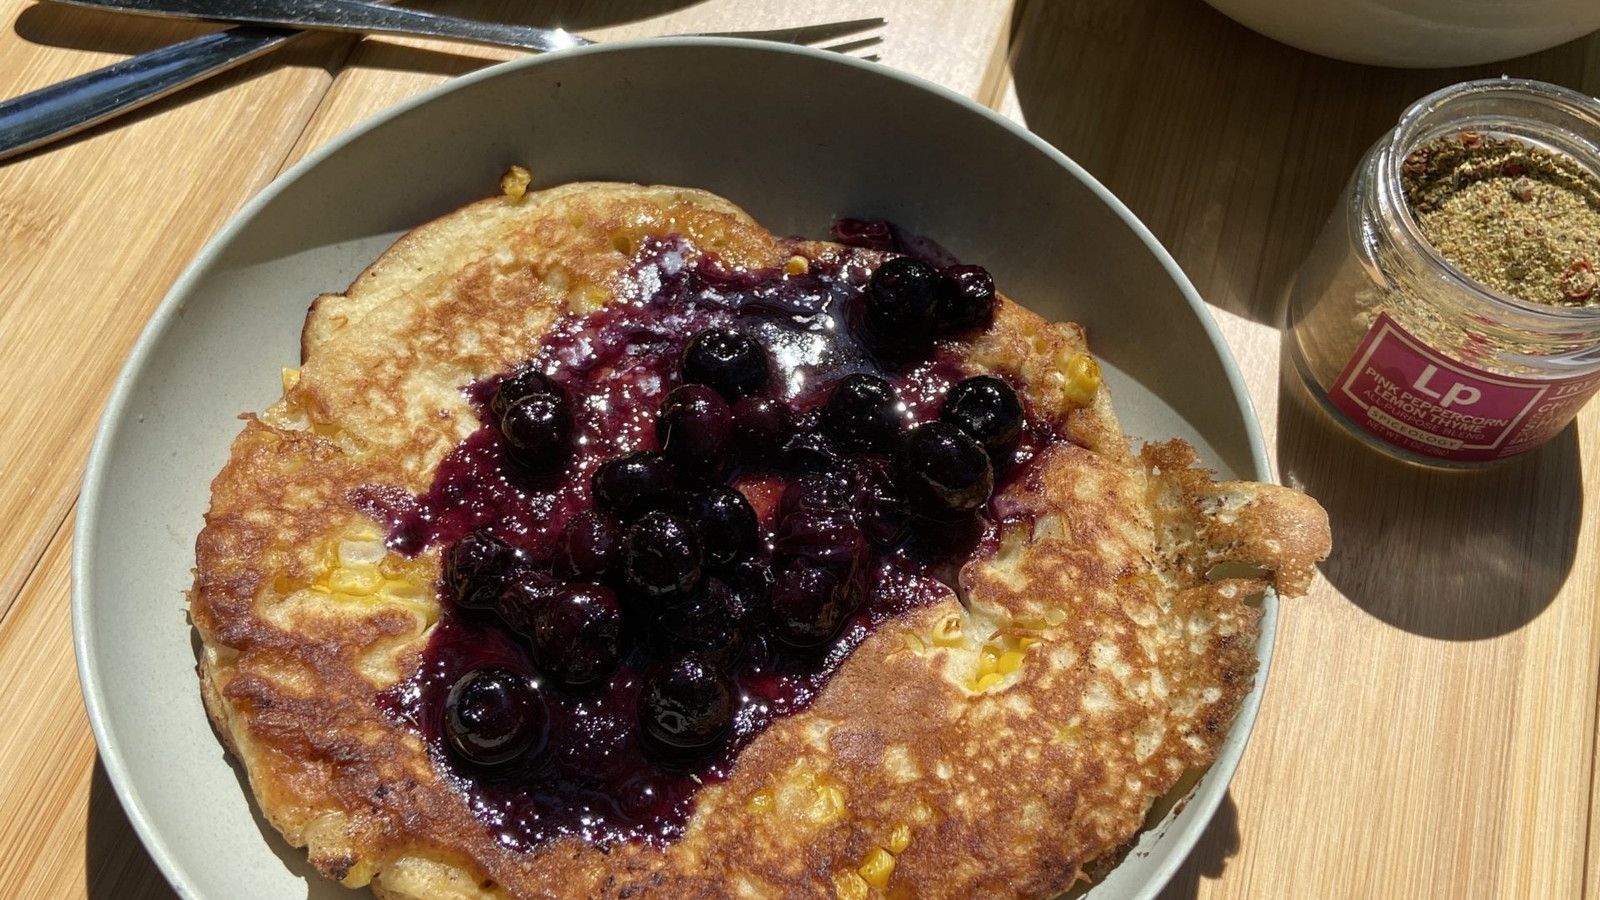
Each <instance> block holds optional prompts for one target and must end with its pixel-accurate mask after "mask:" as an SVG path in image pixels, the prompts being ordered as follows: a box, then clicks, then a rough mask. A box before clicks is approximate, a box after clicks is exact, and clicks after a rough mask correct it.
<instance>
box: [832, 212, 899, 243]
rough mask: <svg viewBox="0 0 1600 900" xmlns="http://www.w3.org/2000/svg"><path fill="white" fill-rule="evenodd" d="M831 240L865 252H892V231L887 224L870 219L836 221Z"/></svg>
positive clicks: (893, 240)
mask: <svg viewBox="0 0 1600 900" xmlns="http://www.w3.org/2000/svg"><path fill="white" fill-rule="evenodd" d="M832 234H833V239H834V240H836V241H838V242H839V243H841V244H844V245H845V246H847V247H863V248H865V249H867V250H885V251H887V250H893V249H894V248H895V239H894V229H893V228H891V227H890V226H889V223H888V222H880V221H875V220H872V219H837V220H835V221H834V223H833V229H832Z"/></svg>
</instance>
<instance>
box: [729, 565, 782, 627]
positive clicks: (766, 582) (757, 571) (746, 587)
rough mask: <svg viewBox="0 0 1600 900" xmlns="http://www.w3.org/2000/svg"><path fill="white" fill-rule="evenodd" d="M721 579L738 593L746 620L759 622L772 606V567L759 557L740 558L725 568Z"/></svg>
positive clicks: (752, 622) (750, 622) (751, 622)
mask: <svg viewBox="0 0 1600 900" xmlns="http://www.w3.org/2000/svg"><path fill="white" fill-rule="evenodd" d="M719 579H720V580H721V581H722V582H724V583H725V584H727V586H728V587H729V588H732V589H733V592H734V593H735V594H736V595H738V598H739V607H740V609H741V611H742V615H743V618H744V621H745V622H746V623H749V624H752V625H754V624H756V623H759V622H760V621H761V620H762V618H764V617H765V615H766V612H767V610H768V609H769V608H770V604H771V599H772V597H771V595H772V568H771V567H770V566H768V565H767V564H766V563H765V562H763V561H761V560H757V559H746V560H740V561H739V562H736V563H733V564H732V565H729V566H727V567H726V568H724V569H723V570H722V572H721V574H720V576H719Z"/></svg>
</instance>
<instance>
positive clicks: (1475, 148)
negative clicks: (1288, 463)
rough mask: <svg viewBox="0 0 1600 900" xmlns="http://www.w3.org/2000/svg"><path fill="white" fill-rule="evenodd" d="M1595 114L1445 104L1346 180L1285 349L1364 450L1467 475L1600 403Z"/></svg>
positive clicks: (1495, 85) (1421, 115)
mask: <svg viewBox="0 0 1600 900" xmlns="http://www.w3.org/2000/svg"><path fill="white" fill-rule="evenodd" d="M1597 262H1600V102H1597V101H1596V100H1594V99H1593V98H1589V97H1584V96H1583V95H1581V94H1577V93H1575V92H1573V91H1568V90H1566V89H1564V88H1558V87H1555V86H1553V85H1546V84H1541V83H1539V82H1531V81H1518V80H1512V79H1499V80H1493V81H1479V82H1468V83H1465V84H1461V85H1456V86H1454V87H1450V88H1446V89H1444V90H1442V91H1439V92H1437V93H1435V94H1432V95H1429V96H1428V97H1425V98H1423V99H1422V100H1419V101H1418V102H1417V103H1416V104H1413V105H1412V106H1411V107H1410V108H1409V109H1408V110H1406V112H1405V114H1404V115H1403V116H1402V117H1401V120H1400V123H1399V124H1398V125H1397V126H1396V128H1395V129H1394V131H1392V132H1391V133H1390V134H1388V135H1387V136H1385V137H1384V138H1383V139H1381V140H1380V141H1379V142H1378V143H1377V144H1376V145H1375V146H1374V147H1373V149H1372V150H1371V151H1369V153H1368V154H1367V156H1366V158H1365V159H1364V160H1363V161H1362V163H1361V165H1360V166H1358V168H1357V170H1356V172H1355V175H1354V176H1353V177H1352V179H1351V183H1350V186H1349V189H1348V191H1347V192H1346V196H1345V198H1344V199H1343V201H1342V202H1341V203H1340V205H1339V206H1338V207H1337V208H1336V209H1335V211H1334V215H1333V217H1332V220H1331V221H1330V222H1329V223H1328V225H1327V227H1326V228H1325V229H1324V231H1323V233H1322V235H1321V236H1320V237H1319V238H1318V240H1317V242H1316V244H1315V245H1314V246H1313V248H1312V251H1311V254H1310V255H1309V257H1308V258H1307V260H1306V261H1305V263H1304V264H1303V265H1302V267H1301V270H1300V272H1299V273H1298V274H1297V275H1296V277H1295V281H1294V284H1293V285H1292V287H1291V289H1290V295H1289V310H1288V315H1289V322H1288V325H1289V348H1290V354H1291V357H1292V358H1293V359H1294V361H1295V364H1296V367H1297V369H1298V370H1299V372H1300V374H1301V375H1302V376H1303V377H1304V378H1305V380H1306V382H1307V384H1308V385H1309V386H1310V387H1311V388H1312V393H1313V395H1314V396H1316V397H1317V398H1318V399H1319V400H1320V401H1321V402H1322V403H1323V405H1324V406H1325V407H1326V408H1327V409H1328V410H1329V411H1330V412H1331V413H1333V415H1334V416H1335V417H1336V418H1338V419H1340V420H1341V421H1342V422H1344V424H1346V425H1347V426H1349V427H1350V428H1351V430H1352V431H1353V433H1355V434H1356V435H1358V436H1359V437H1361V438H1362V439H1364V440H1365V441H1366V442H1367V443H1369V444H1371V445H1373V446H1375V447H1378V448H1379V449H1382V450H1384V451H1386V452H1389V453H1392V454H1394V455H1396V456H1399V457H1402V458H1405V459H1409V460H1412V461H1416V462H1423V463H1427V464H1434V465H1446V466H1470V465H1476V464H1481V463H1485V462H1491V461H1494V460H1499V459H1503V458H1506V457H1509V456H1514V455H1516V454H1519V453H1522V452H1525V451H1527V450H1531V449H1533V448H1534V447H1537V446H1539V445H1540V444H1542V443H1544V442H1545V441H1547V440H1548V439H1549V438H1551V437H1553V436H1554V435H1556V434H1557V433H1559V432H1560V431H1561V429H1562V428H1564V427H1565V426H1566V425H1567V423H1568V422H1570V421H1571V420H1572V418H1573V417H1574V416H1575V415H1576V414H1577V412H1578V410H1579V409H1580V408H1581V407H1582V406H1583V404H1584V402H1585V401H1586V400H1587V399H1588V397H1589V396H1590V395H1591V394H1593V393H1594V392H1595V390H1596V388H1600V290H1597V289H1596V286H1595V264H1596V263H1597Z"/></svg>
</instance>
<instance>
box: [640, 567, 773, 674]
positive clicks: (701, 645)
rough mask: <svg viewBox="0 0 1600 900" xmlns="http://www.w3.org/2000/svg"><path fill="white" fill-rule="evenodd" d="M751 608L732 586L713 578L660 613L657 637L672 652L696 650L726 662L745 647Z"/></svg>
mask: <svg viewBox="0 0 1600 900" xmlns="http://www.w3.org/2000/svg"><path fill="white" fill-rule="evenodd" d="M750 606H751V605H750V603H749V602H748V601H747V600H746V598H745V597H744V595H743V594H741V593H740V592H739V590H738V589H737V588H735V587H734V585H733V584H732V583H730V582H728V581H724V580H723V579H721V578H717V577H715V576H712V577H710V578H707V579H706V580H705V582H704V583H703V584H701V586H700V589H699V590H697V591H695V593H694V596H692V597H690V598H689V599H688V600H687V601H686V602H682V603H674V604H667V605H664V606H662V607H661V608H660V609H659V610H658V613H657V620H656V624H657V626H658V627H657V629H656V631H655V635H656V636H657V638H658V639H659V641H660V643H661V644H662V645H663V646H664V647H665V648H666V649H668V650H669V651H673V652H688V651H697V652H701V653H705V654H707V655H709V656H712V657H714V658H715V659H717V660H719V661H723V662H726V661H728V660H731V659H733V658H734V657H736V656H738V655H739V649H740V647H741V646H743V644H744V628H745V625H746V623H747V622H748V621H749V620H750V618H751V617H752V609H751V608H750Z"/></svg>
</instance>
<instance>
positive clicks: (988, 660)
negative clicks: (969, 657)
mask: <svg viewBox="0 0 1600 900" xmlns="http://www.w3.org/2000/svg"><path fill="white" fill-rule="evenodd" d="M999 670H1000V651H998V650H996V649H995V648H994V647H993V646H992V645H989V644H984V645H983V649H982V650H980V651H978V679H979V680H980V681H981V680H982V679H983V678H984V677H985V676H987V675H992V674H994V673H995V672H998V671H999Z"/></svg>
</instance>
